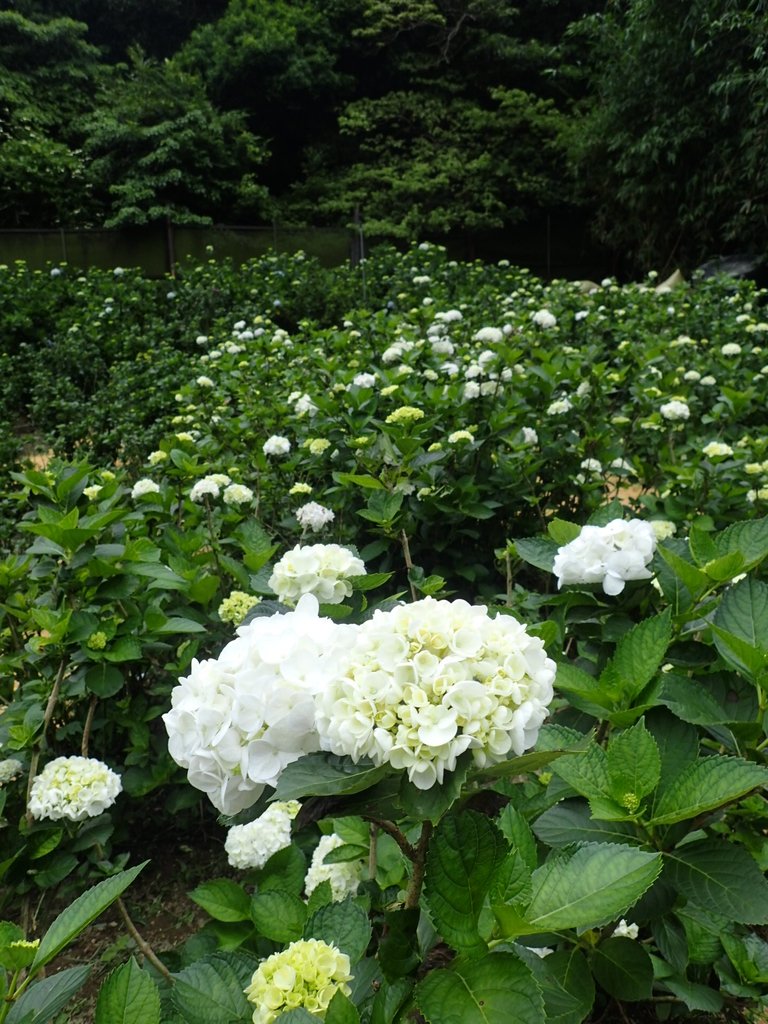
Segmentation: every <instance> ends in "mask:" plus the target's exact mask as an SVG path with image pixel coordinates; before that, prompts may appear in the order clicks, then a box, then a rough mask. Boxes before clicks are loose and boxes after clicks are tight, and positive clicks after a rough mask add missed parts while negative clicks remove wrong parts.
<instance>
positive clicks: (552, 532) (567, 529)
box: [547, 517, 581, 547]
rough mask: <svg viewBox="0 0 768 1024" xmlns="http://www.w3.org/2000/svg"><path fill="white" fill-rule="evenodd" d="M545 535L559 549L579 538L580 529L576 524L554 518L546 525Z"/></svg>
mask: <svg viewBox="0 0 768 1024" xmlns="http://www.w3.org/2000/svg"><path fill="white" fill-rule="evenodd" d="M547 533H548V534H549V536H550V537H551V538H552V540H553V541H554V542H555V543H556V544H557V545H558V546H559V547H562V546H563V545H564V544H570V542H571V541H572V540H575V539H576V538H577V537H578V536H579V534H580V533H581V527H580V526H579V525H578V523H569V522H568V521H567V520H565V519H558V518H557V517H555V518H554V519H550V521H549V522H548V523H547Z"/></svg>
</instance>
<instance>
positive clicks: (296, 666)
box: [163, 594, 353, 814]
mask: <svg viewBox="0 0 768 1024" xmlns="http://www.w3.org/2000/svg"><path fill="white" fill-rule="evenodd" d="M350 629H353V627H349V626H343V625H336V624H335V623H333V622H332V621H331V620H330V619H324V618H320V617H319V616H318V603H317V599H316V598H315V597H313V596H312V595H311V594H307V595H305V596H304V597H302V598H301V600H300V601H299V603H298V605H297V606H296V609H295V611H292V612H287V613H286V614H284V615H270V616H264V617H260V618H256V619H254V620H253V622H249V623H248V625H247V626H241V627H240V628H239V630H238V636H237V638H236V639H235V640H233V641H232V642H231V643H229V644H227V646H226V647H225V648H224V650H223V651H222V652H221V654H220V655H219V657H218V659H213V658H211V659H207V660H205V661H201V662H199V661H197V660H193V662H192V668H191V671H190V674H189V675H188V676H187V677H185V678H184V679H182V680H181V681H180V682H179V685H178V686H176V687H174V689H173V692H172V694H171V710H170V711H169V712H167V713H166V714H165V715H164V716H163V719H164V721H165V727H166V730H167V731H168V749H169V751H170V754H171V757H173V759H174V760H175V761H176V762H177V764H180V765H181V766H182V768H186V769H187V774H188V778H189V781H190V783H191V784H192V785H193V786H195V787H196V788H197V789H201V790H203V791H204V792H205V793H207V794H208V796H209V798H210V800H211V802H212V803H213V805H214V806H215V807H216V808H218V810H220V811H222V812H223V813H224V814H236V813H237V812H238V811H241V810H244V809H245V808H246V807H250V806H252V805H253V804H254V803H255V802H256V801H257V800H258V798H259V796H260V795H261V793H262V792H263V790H264V787H265V786H274V785H276V783H277V779H278V778H279V776H280V773H281V772H282V770H283V768H285V766H286V765H287V764H290V762H291V761H295V760H296V759H297V758H299V757H301V755H302V754H307V753H310V752H311V751H313V750H317V749H318V748H319V745H320V744H319V740H318V736H317V732H316V729H315V706H314V695H315V693H316V692H317V691H318V690H320V689H323V688H324V687H325V686H326V685H327V684H328V681H329V679H330V678H333V677H335V676H336V675H337V674H338V667H337V666H338V660H339V656H340V653H341V647H342V646H343V645H344V644H345V642H346V640H347V631H348V630H350Z"/></svg>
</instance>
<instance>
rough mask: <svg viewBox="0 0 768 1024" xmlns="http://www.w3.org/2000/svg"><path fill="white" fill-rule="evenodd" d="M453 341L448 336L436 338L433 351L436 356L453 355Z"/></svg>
mask: <svg viewBox="0 0 768 1024" xmlns="http://www.w3.org/2000/svg"><path fill="white" fill-rule="evenodd" d="M454 351H455V349H454V345H453V342H452V341H450V340H449V339H448V338H436V339H435V340H434V341H433V342H432V353H433V355H436V356H452V355H453V353H454Z"/></svg>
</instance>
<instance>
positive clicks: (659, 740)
mask: <svg viewBox="0 0 768 1024" xmlns="http://www.w3.org/2000/svg"><path fill="white" fill-rule="evenodd" d="M645 723H646V727H647V728H648V731H649V732H650V733H651V735H652V736H653V738H654V739H655V740H656V745H657V747H658V748H659V756H660V758H661V780H660V783H659V789H660V790H662V791H663V790H664V789H665V788H666V787H667V786H668V785H669V784H670V783H671V782H673V781H674V780H675V779H676V778H677V776H678V775H679V774H680V773H681V772H682V771H683V769H684V768H686V767H687V766H688V765H689V764H692V763H693V762H694V761H695V760H696V758H697V757H698V754H699V735H698V732H697V731H696V729H694V728H693V727H692V726H690V725H687V724H686V723H685V722H681V721H680V719H679V718H675V716H674V715H671V714H670V713H669V711H667V710H666V708H655V709H654V710H653V711H652V712H651V713H650V714H648V715H646V718H645Z"/></svg>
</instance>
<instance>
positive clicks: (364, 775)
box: [273, 753, 388, 800]
mask: <svg viewBox="0 0 768 1024" xmlns="http://www.w3.org/2000/svg"><path fill="white" fill-rule="evenodd" d="M387 771H388V768H387V766H386V765H379V766H376V765H373V764H371V762H370V761H360V762H359V763H358V764H355V763H354V762H353V761H352V759H351V758H349V757H338V756H337V755H336V754H326V753H315V754H305V755H304V756H303V757H300V758H299V759H298V761H293V762H292V763H291V764H289V765H287V766H286V767H285V768H284V769H283V771H282V774H281V775H280V778H279V779H278V781H277V788H276V789H275V792H274V795H273V799H274V800H297V799H301V797H306V796H338V795H341V794H349V793H361V792H362V791H363V790H364V789H369V788H370V787H371V786H374V785H375V784H376V783H377V782H378V781H379V780H380V779H381V778H383V776H384V775H386V774H387Z"/></svg>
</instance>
